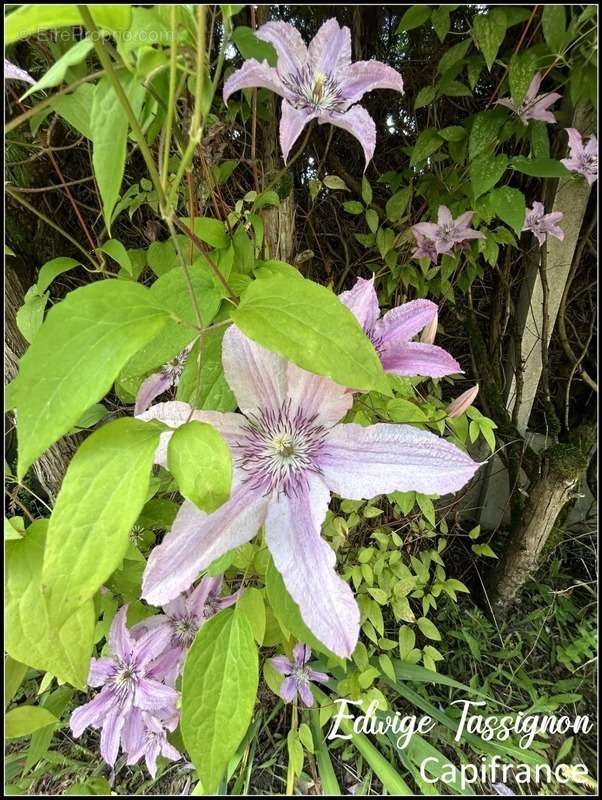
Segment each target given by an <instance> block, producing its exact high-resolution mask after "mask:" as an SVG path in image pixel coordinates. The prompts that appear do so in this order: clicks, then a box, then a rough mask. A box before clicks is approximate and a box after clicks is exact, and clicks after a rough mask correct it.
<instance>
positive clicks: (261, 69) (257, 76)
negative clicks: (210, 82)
mask: <svg viewBox="0 0 602 800" xmlns="http://www.w3.org/2000/svg"><path fill="white" fill-rule="evenodd" d="M255 87H257V88H259V89H269V90H270V91H271V92H274V93H275V94H277V95H280V97H286V95H287V92H286V89H285V87H284V86H283V85H282V81H281V80H280V76H279V75H278V72H277V71H276V70H275V69H274V67H270V66H269V64H268V63H267V62H265V61H264V62H263V63H261V64H260V63H259V61H256V60H255V59H254V58H250V59H249V60H248V61H245V62H244V63H243V65H242V67H241V68H240V69H237V70H236V72H233V73H232V75H230V77H229V78H228V80H227V81H226V82H225V83H224V91H223V95H222V96H223V98H224V103H227V102H228V100H229V99H230V96H231V95H233V94H234V92H238V91H239V90H240V89H252V88H255Z"/></svg>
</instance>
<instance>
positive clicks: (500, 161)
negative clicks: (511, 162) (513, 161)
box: [470, 154, 508, 200]
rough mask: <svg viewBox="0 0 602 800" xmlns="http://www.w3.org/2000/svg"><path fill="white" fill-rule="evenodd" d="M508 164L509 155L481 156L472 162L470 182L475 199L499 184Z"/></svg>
mask: <svg viewBox="0 0 602 800" xmlns="http://www.w3.org/2000/svg"><path fill="white" fill-rule="evenodd" d="M507 166H508V156H506V155H503V154H500V155H499V156H479V157H478V158H475V159H474V160H473V161H471V163H470V183H471V184H472V193H473V195H474V198H475V200H477V199H478V198H479V197H480V196H481V195H482V194H485V192H488V191H489V190H490V189H493V187H494V186H495V185H496V184H497V182H498V181H499V180H500V178H501V177H502V175H503V174H504V172H505V171H506V167H507Z"/></svg>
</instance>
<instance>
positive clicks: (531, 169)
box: [510, 156, 570, 178]
mask: <svg viewBox="0 0 602 800" xmlns="http://www.w3.org/2000/svg"><path fill="white" fill-rule="evenodd" d="M510 166H511V167H512V169H515V170H516V171H517V172H522V173H524V174H525V175H532V176H533V177H534V178H564V177H565V175H569V174H570V173H569V170H568V169H567V168H566V167H565V166H564V164H562V163H561V162H560V161H555V160H554V159H553V158H525V157H524V156H516V157H515V158H511V159H510Z"/></svg>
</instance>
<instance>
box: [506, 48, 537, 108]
mask: <svg viewBox="0 0 602 800" xmlns="http://www.w3.org/2000/svg"><path fill="white" fill-rule="evenodd" d="M536 71H537V56H536V54H535V52H534V50H527V51H526V52H524V53H515V54H514V55H513V56H512V58H511V59H510V69H509V71H508V83H509V84H510V95H511V97H512V102H513V103H514V105H516V106H520V104H521V103H522V102H523V100H524V99H525V95H526V94H527V90H528V88H529V86H530V84H531V81H532V80H533V76H534V75H535V73H536Z"/></svg>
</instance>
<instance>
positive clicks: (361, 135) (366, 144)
mask: <svg viewBox="0 0 602 800" xmlns="http://www.w3.org/2000/svg"><path fill="white" fill-rule="evenodd" d="M318 122H319V123H320V125H324V124H325V123H327V122H330V123H331V124H332V125H336V126H337V127H338V128H342V129H343V130H344V131H347V132H348V133H350V134H351V135H352V136H355V138H356V139H357V140H358V141H359V142H360V144H361V145H362V148H363V150H364V157H365V160H366V163H365V166H364V172H365V171H366V168H367V166H368V164H369V163H370V161H371V159H372V156H373V155H374V149H375V148H376V125H375V124H374V120H373V119H372V117H371V116H370V114H368V112H367V111H366V109H365V108H363V107H362V106H353V108H350V109H349V111H345V112H343V113H342V114H341V113H339V112H337V111H328V112H324V113H322V114H321V115H320V116H319V117H318Z"/></svg>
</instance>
